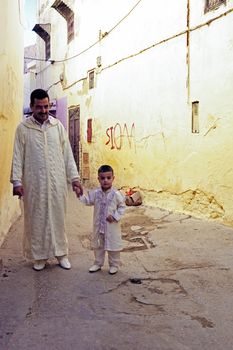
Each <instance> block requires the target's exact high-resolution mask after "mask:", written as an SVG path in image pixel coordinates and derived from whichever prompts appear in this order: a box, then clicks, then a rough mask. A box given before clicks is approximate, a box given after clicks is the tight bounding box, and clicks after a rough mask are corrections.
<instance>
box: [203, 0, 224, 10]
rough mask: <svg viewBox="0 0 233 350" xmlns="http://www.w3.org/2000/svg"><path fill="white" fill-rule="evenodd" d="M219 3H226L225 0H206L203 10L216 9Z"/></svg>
mask: <svg viewBox="0 0 233 350" xmlns="http://www.w3.org/2000/svg"><path fill="white" fill-rule="evenodd" d="M221 5H226V0H206V1H205V12H208V11H212V10H216V9H217V8H219V6H221Z"/></svg>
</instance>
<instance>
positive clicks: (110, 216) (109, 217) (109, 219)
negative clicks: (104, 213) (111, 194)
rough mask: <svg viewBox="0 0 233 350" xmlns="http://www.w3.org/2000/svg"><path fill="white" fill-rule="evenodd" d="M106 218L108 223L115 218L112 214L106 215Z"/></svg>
mask: <svg viewBox="0 0 233 350" xmlns="http://www.w3.org/2000/svg"><path fill="white" fill-rule="evenodd" d="M106 220H107V221H108V222H110V223H112V222H114V221H116V219H114V217H113V216H112V215H108V217H107V218H106Z"/></svg>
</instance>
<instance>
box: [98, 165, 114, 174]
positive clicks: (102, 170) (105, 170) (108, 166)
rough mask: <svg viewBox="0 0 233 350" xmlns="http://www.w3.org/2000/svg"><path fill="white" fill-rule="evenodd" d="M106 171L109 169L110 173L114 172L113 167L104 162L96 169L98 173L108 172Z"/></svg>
mask: <svg viewBox="0 0 233 350" xmlns="http://www.w3.org/2000/svg"><path fill="white" fill-rule="evenodd" d="M108 171H111V172H112V174H114V172H113V168H112V167H111V166H110V165H106V164H104V165H101V167H99V169H98V174H100V173H106V172H108Z"/></svg>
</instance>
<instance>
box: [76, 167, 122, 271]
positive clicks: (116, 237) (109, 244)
mask: <svg viewBox="0 0 233 350" xmlns="http://www.w3.org/2000/svg"><path fill="white" fill-rule="evenodd" d="M98 180H99V183H100V187H98V188H96V189H94V190H91V191H89V192H88V195H87V196H85V195H83V196H81V197H79V198H80V201H81V202H82V203H84V204H85V205H94V217H93V233H92V237H91V246H92V248H93V249H94V256H95V261H94V265H93V266H91V267H90V268H89V272H97V271H99V270H100V269H101V267H102V266H103V264H104V258H105V251H107V252H108V263H109V273H110V274H115V273H117V271H118V267H119V265H120V251H121V249H122V242H121V228H120V219H121V218H122V216H123V215H124V212H125V207H126V205H125V198H124V196H123V194H121V192H120V191H118V190H116V189H115V188H113V187H112V183H113V180H114V172H113V169H112V167H111V166H110V165H102V166H101V167H100V168H99V169H98Z"/></svg>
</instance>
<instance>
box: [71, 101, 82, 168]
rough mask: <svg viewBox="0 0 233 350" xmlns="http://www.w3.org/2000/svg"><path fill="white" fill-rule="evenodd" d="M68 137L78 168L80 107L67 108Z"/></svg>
mask: <svg viewBox="0 0 233 350" xmlns="http://www.w3.org/2000/svg"><path fill="white" fill-rule="evenodd" d="M69 139H70V144H71V148H72V151H73V155H74V159H75V162H76V164H77V168H78V171H79V170H80V169H79V168H80V164H79V163H80V162H79V151H80V107H79V106H75V107H71V108H69Z"/></svg>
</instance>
